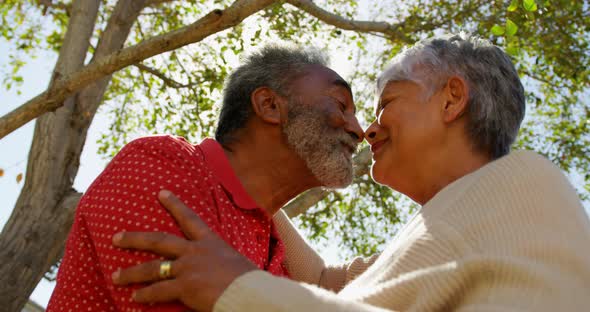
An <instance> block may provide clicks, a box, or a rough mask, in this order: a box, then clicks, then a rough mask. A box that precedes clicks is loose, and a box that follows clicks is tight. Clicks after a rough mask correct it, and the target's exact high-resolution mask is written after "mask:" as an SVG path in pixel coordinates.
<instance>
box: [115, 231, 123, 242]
mask: <svg viewBox="0 0 590 312" xmlns="http://www.w3.org/2000/svg"><path fill="white" fill-rule="evenodd" d="M122 238H123V234H122V233H117V234H115V235H113V243H115V244H116V243H118V242H120V241H121V239H122Z"/></svg>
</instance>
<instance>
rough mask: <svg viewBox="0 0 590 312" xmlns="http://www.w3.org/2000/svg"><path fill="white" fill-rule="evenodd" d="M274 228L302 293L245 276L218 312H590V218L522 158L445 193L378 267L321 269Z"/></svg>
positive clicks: (563, 187)
mask: <svg viewBox="0 0 590 312" xmlns="http://www.w3.org/2000/svg"><path fill="white" fill-rule="evenodd" d="M275 222H276V224H277V227H278V228H279V232H280V234H281V236H282V238H283V240H284V242H285V246H286V249H287V256H286V257H287V264H286V265H287V268H288V270H289V271H290V273H291V276H292V278H294V279H296V280H300V281H303V282H305V283H306V284H304V283H297V282H294V281H290V280H287V279H282V278H275V277H273V276H271V275H270V274H268V273H266V272H262V271H255V272H250V273H248V274H245V275H243V276H241V277H239V278H238V279H236V280H235V281H234V282H233V283H232V284H231V285H230V287H229V288H228V289H227V290H226V291H225V292H224V294H223V295H222V296H221V298H219V300H218V302H217V303H216V306H215V311H302V310H303V309H304V311H306V312H310V311H379V310H381V309H385V310H395V311H449V310H460V311H587V310H588V309H590V222H589V219H588V216H587V215H586V213H585V212H584V209H583V207H582V205H581V203H580V201H579V199H578V196H577V194H576V192H575V190H574V189H573V187H572V186H571V185H570V184H569V182H568V181H567V178H566V177H565V176H564V175H563V174H562V173H561V171H560V170H559V169H558V168H557V167H556V166H554V165H553V164H551V163H550V162H549V161H547V160H546V159H544V158H543V157H541V156H539V155H537V154H535V153H533V152H530V151H519V152H514V153H512V154H510V155H509V156H506V157H503V158H501V159H499V160H497V161H494V162H492V163H490V164H488V165H487V166H484V167H483V168H481V169H479V170H477V171H475V172H474V173H472V174H469V175H467V176H465V177H463V178H461V179H459V180H457V181H455V182H453V183H452V184H450V185H448V186H447V187H446V188H444V189H443V190H442V191H440V192H439V193H438V194H437V195H436V196H435V197H434V198H433V199H431V200H430V201H429V202H428V203H427V204H426V205H424V206H423V207H422V209H421V210H420V212H418V213H417V215H416V216H415V217H414V218H413V219H412V220H411V221H410V222H409V223H408V224H407V225H406V226H405V227H404V228H403V229H402V230H401V231H400V232H399V233H398V235H397V236H396V238H395V239H394V240H392V241H391V242H390V243H389V244H388V245H387V246H386V248H385V250H384V251H383V253H382V254H381V255H380V256H379V257H378V258H377V259H376V260H375V259H374V258H373V259H367V260H363V259H360V258H357V259H355V260H354V261H353V262H352V263H350V264H346V265H341V266H335V267H327V266H325V264H324V262H323V261H322V260H321V258H320V257H319V256H318V255H317V253H315V252H314V251H313V249H311V248H310V247H309V245H307V244H306V243H305V241H304V240H303V239H302V238H301V237H300V235H299V234H298V233H297V231H296V230H295V229H294V228H293V227H292V224H291V223H290V222H288V220H286V218H285V216H284V215H277V216H275ZM373 261H374V263H373ZM371 263H373V264H372V265H371ZM359 273H362V274H360V275H358V274H359ZM357 276H358V277H357ZM355 277H356V278H355ZM309 284H312V285H315V286H312V285H309ZM344 285H345V287H344V288H343V289H342V286H344ZM318 286H319V287H322V288H325V289H331V290H334V291H339V290H340V289H342V290H340V291H339V292H337V293H335V292H330V291H327V290H325V289H321V288H319V287H318Z"/></svg>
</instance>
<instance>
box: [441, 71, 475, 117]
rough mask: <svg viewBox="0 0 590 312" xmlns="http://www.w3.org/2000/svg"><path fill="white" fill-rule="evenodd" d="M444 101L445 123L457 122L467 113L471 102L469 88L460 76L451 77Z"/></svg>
mask: <svg viewBox="0 0 590 312" xmlns="http://www.w3.org/2000/svg"><path fill="white" fill-rule="evenodd" d="M444 99H445V102H444V103H443V106H442V107H441V108H442V114H443V120H444V121H445V122H452V121H455V120H457V119H459V118H461V116H463V114H465V113H466V112H467V103H468V101H469V86H468V85H467V82H466V81H465V80H464V79H463V78H461V77H459V76H451V78H449V80H448V81H447V85H446V86H445V88H444Z"/></svg>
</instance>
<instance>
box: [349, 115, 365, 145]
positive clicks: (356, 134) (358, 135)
mask: <svg viewBox="0 0 590 312" xmlns="http://www.w3.org/2000/svg"><path fill="white" fill-rule="evenodd" d="M346 132H348V134H350V136H351V137H352V138H353V139H354V140H355V141H356V142H357V143H361V142H362V141H363V139H364V138H365V132H364V131H363V128H361V125H360V124H359V121H358V119H357V118H356V116H354V115H353V116H352V117H351V118H349V120H348V122H347V123H346Z"/></svg>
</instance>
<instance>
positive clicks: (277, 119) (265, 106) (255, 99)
mask: <svg viewBox="0 0 590 312" xmlns="http://www.w3.org/2000/svg"><path fill="white" fill-rule="evenodd" d="M250 101H251V102H252V108H253V109H254V113H255V114H256V115H258V117H260V119H262V120H264V121H265V122H268V123H271V124H280V123H281V105H282V103H283V102H284V99H283V98H282V97H281V96H280V95H278V94H277V93H276V92H275V91H274V90H272V89H271V88H269V87H260V88H257V89H256V90H254V92H252V95H251V96H250Z"/></svg>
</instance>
